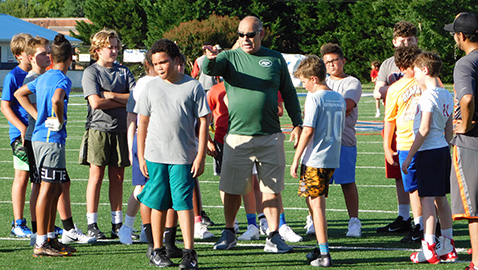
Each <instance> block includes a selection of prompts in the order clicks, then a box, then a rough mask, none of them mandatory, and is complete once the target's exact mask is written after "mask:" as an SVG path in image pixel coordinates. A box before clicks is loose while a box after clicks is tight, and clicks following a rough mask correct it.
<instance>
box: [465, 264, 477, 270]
mask: <svg viewBox="0 0 478 270" xmlns="http://www.w3.org/2000/svg"><path fill="white" fill-rule="evenodd" d="M474 269H475V265H474V264H473V262H470V265H469V266H467V267H465V270H474Z"/></svg>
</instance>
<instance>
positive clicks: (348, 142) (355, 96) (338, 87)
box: [325, 75, 362, 146]
mask: <svg viewBox="0 0 478 270" xmlns="http://www.w3.org/2000/svg"><path fill="white" fill-rule="evenodd" d="M325 82H326V83H327V85H328V86H329V87H330V88H331V89H332V90H334V91H335V92H338V93H339V94H341V95H342V96H343V97H344V99H351V100H353V101H354V102H355V104H356V106H355V108H353V109H352V111H351V112H350V114H349V115H348V116H347V117H346V118H345V128H344V133H343V136H342V145H343V146H356V145H357V138H355V124H356V123H357V119H358V103H359V101H360V97H361V96H362V84H361V83H360V81H359V80H358V79H357V78H355V77H352V76H350V75H347V77H345V78H344V79H341V80H332V79H331V78H330V76H327V78H326V79H325Z"/></svg>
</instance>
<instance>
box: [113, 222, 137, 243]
mask: <svg viewBox="0 0 478 270" xmlns="http://www.w3.org/2000/svg"><path fill="white" fill-rule="evenodd" d="M121 227H123V223H118V224H113V223H111V239H116V238H119V236H118V233H119V230H120V228H121ZM131 234H133V229H131ZM130 237H131V236H130Z"/></svg>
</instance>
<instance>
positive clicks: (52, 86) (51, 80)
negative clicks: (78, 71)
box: [27, 69, 71, 145]
mask: <svg viewBox="0 0 478 270" xmlns="http://www.w3.org/2000/svg"><path fill="white" fill-rule="evenodd" d="M27 86H28V89H29V90H30V91H32V92H33V93H34V94H36V95H37V111H38V116H37V122H36V124H35V130H34V131H33V136H32V141H40V142H54V143H59V144H63V145H64V144H65V140H66V112H67V106H68V96H69V95H70V91H71V80H70V79H69V78H68V77H67V76H66V75H65V74H63V72H61V71H60V70H57V69H50V70H48V71H47V72H46V73H45V74H43V75H42V76H40V77H38V79H36V80H34V81H33V82H30V83H28V84H27ZM56 89H62V90H63V91H65V99H64V100H63V106H64V107H63V116H58V118H60V117H63V119H64V122H65V125H63V127H62V128H61V130H60V131H51V130H49V129H48V128H47V127H45V121H46V119H47V118H48V117H52V116H54V115H53V109H52V103H51V99H52V97H53V95H54V94H55V90H56Z"/></svg>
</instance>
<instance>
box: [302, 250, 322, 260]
mask: <svg viewBox="0 0 478 270" xmlns="http://www.w3.org/2000/svg"><path fill="white" fill-rule="evenodd" d="M305 257H306V258H307V260H308V261H309V263H310V262H312V261H313V260H316V259H318V258H319V257H320V249H319V248H317V247H316V248H314V249H313V250H312V251H311V252H309V253H307V254H306V255H305Z"/></svg>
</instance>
